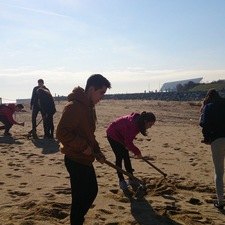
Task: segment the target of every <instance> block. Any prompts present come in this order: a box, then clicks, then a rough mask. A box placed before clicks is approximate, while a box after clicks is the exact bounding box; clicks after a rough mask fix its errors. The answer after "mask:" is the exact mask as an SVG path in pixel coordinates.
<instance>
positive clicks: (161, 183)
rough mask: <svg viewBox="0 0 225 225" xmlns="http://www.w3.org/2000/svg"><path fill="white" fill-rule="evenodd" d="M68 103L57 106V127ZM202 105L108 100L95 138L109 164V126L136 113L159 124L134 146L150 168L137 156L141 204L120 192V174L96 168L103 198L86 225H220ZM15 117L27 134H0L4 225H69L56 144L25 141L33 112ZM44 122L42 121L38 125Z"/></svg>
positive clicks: (0, 217) (0, 219)
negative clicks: (146, 113)
mask: <svg viewBox="0 0 225 225" xmlns="http://www.w3.org/2000/svg"><path fill="white" fill-rule="evenodd" d="M65 103H66V102H60V103H56V108H57V112H56V114H55V115H54V123H55V126H57V124H58V121H59V118H60V116H61V112H62V110H63V107H64V105H65ZM199 108H200V102H173V101H168V102H166V101H150V100H149V101H144V100H135V101H133V100H103V101H102V102H100V103H99V104H98V105H97V106H96V111H97V117H98V123H97V130H96V137H97V140H98V142H99V143H100V147H101V149H102V151H103V153H104V154H105V155H106V158H107V160H108V161H110V162H112V163H114V154H113V152H112V150H111V148H110V146H109V143H108V141H107V139H106V133H105V130H106V127H107V125H108V124H109V123H110V122H111V121H112V120H114V119H115V118H117V117H120V116H122V115H126V114H130V113H131V112H141V111H144V110H145V111H151V112H153V113H154V114H155V115H156V118H157V122H156V124H155V125H154V126H153V127H152V128H151V129H150V130H149V134H148V136H147V137H144V136H142V135H138V136H137V138H136V140H135V144H136V145H137V146H138V147H139V148H140V150H141V151H142V155H143V156H145V157H146V158H147V159H148V160H149V162H151V163H152V164H153V165H155V166H156V167H157V168H159V169H160V170H162V171H163V172H164V173H166V174H167V176H166V178H165V177H164V176H163V175H162V174H161V173H159V172H158V171H157V170H156V169H154V168H153V167H152V166H150V165H149V164H147V163H146V162H145V161H143V160H141V159H135V158H134V157H133V156H132V154H130V156H131V158H132V159H131V160H132V165H133V167H134V169H135V172H134V175H135V176H136V177H138V178H139V179H141V180H142V181H143V182H145V187H146V189H147V194H146V195H145V196H144V197H143V198H135V197H134V195H133V196H128V195H125V194H124V193H123V191H122V190H121V189H120V188H119V186H118V178H117V174H116V170H115V169H113V168H111V167H109V166H108V165H106V164H100V163H98V162H97V161H96V162H94V166H95V169H96V174H97V178H98V183H99V193H98V196H97V198H96V199H95V201H94V204H93V206H92V208H91V209H90V210H89V212H88V214H87V215H86V220H85V225H138V224H140V225H202V224H207V225H209V224H210V225H222V224H225V222H224V221H225V211H219V210H217V209H216V208H214V207H213V203H214V201H215V200H216V195H215V186H214V168H213V164H212V160H211V151H210V146H208V145H204V144H202V143H201V139H202V133H201V128H200V126H199V125H198V123H199V116H200V112H199ZM25 109H26V110H27V111H26V112H22V113H19V114H17V117H16V120H17V121H21V122H22V121H25V127H21V126H16V125H15V126H13V127H12V129H11V130H10V132H11V133H12V135H13V136H12V137H3V131H0V132H1V133H0V154H1V158H0V171H1V173H0V191H1V198H0V224H1V225H49V224H52V225H60V224H64V225H66V224H69V212H70V201H71V196H70V185H69V177H68V173H67V171H66V169H65V166H64V155H63V154H62V153H61V152H60V151H59V148H58V147H59V143H58V141H57V140H56V139H54V140H51V139H44V138H43V127H42V124H40V125H39V126H38V128H37V132H38V136H39V139H36V140H34V139H32V138H29V137H28V132H29V131H30V130H31V129H32V128H31V111H30V110H29V105H28V104H27V105H26V104H25ZM38 120H40V117H38Z"/></svg>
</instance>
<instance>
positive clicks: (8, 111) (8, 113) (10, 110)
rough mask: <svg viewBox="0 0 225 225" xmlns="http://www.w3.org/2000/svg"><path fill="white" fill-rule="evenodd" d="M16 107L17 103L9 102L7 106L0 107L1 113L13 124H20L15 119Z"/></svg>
mask: <svg viewBox="0 0 225 225" xmlns="http://www.w3.org/2000/svg"><path fill="white" fill-rule="evenodd" d="M15 108H16V105H15V104H13V103H9V104H7V106H6V107H3V108H1V109H0V115H3V116H5V117H6V118H7V119H8V121H9V122H10V123H11V124H18V123H17V122H16V121H15V120H14V119H13V114H14V113H15Z"/></svg>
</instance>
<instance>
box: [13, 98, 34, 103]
mask: <svg viewBox="0 0 225 225" xmlns="http://www.w3.org/2000/svg"><path fill="white" fill-rule="evenodd" d="M30 100H31V99H30V98H24V99H16V103H27V102H30Z"/></svg>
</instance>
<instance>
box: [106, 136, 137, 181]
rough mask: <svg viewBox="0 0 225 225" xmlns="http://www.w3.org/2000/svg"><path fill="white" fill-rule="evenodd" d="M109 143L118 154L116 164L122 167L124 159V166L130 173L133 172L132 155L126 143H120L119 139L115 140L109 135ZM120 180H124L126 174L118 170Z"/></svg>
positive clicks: (116, 154)
mask: <svg viewBox="0 0 225 225" xmlns="http://www.w3.org/2000/svg"><path fill="white" fill-rule="evenodd" d="M107 139H108V141H109V144H110V146H111V148H112V150H113V152H114V154H115V156H116V166H118V167H120V168H122V161H123V160H124V166H125V169H126V171H127V172H128V173H130V174H133V171H134V170H133V168H132V165H131V161H130V156H129V152H128V150H127V149H126V148H125V146H124V145H122V144H120V143H119V142H117V141H114V140H113V139H112V138H110V137H109V136H107ZM117 174H118V177H119V181H121V180H124V176H123V174H122V173H120V172H118V171H117Z"/></svg>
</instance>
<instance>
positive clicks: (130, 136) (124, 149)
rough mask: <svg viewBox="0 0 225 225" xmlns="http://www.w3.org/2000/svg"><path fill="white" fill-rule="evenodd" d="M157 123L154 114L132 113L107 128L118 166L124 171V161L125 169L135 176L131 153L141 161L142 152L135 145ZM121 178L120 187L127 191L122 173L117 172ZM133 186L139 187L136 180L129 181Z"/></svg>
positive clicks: (126, 184)
mask: <svg viewBox="0 0 225 225" xmlns="http://www.w3.org/2000/svg"><path fill="white" fill-rule="evenodd" d="M155 121H156V117H155V115H154V114H153V113H152V112H145V111H144V112H142V113H141V114H140V113H131V114H130V115H126V116H122V117H120V118H117V119H116V120H114V121H113V122H112V123H111V124H110V125H109V126H108V128H107V130H106V133H107V139H108V141H109V144H110V146H111V148H112V150H113V152H114V154H115V157H116V166H118V167H120V168H121V169H122V162H123V161H124V166H125V169H126V171H127V172H128V173H130V174H132V175H133V171H134V170H133V168H132V165H131V160H130V157H129V151H131V152H132V153H133V154H134V155H135V156H136V157H137V158H139V159H141V158H142V154H141V151H140V150H139V149H138V147H136V146H135V145H134V143H133V140H134V138H135V137H136V135H137V134H138V133H141V134H142V135H144V136H147V129H149V128H151V127H152V126H153V125H154V124H155ZM117 175H118V178H119V186H120V188H121V189H123V190H126V189H127V188H128V183H127V182H126V181H125V179H124V176H123V174H122V173H120V172H117ZM129 184H130V185H131V186H136V187H137V186H139V185H140V184H139V183H138V181H136V180H131V179H129Z"/></svg>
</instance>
